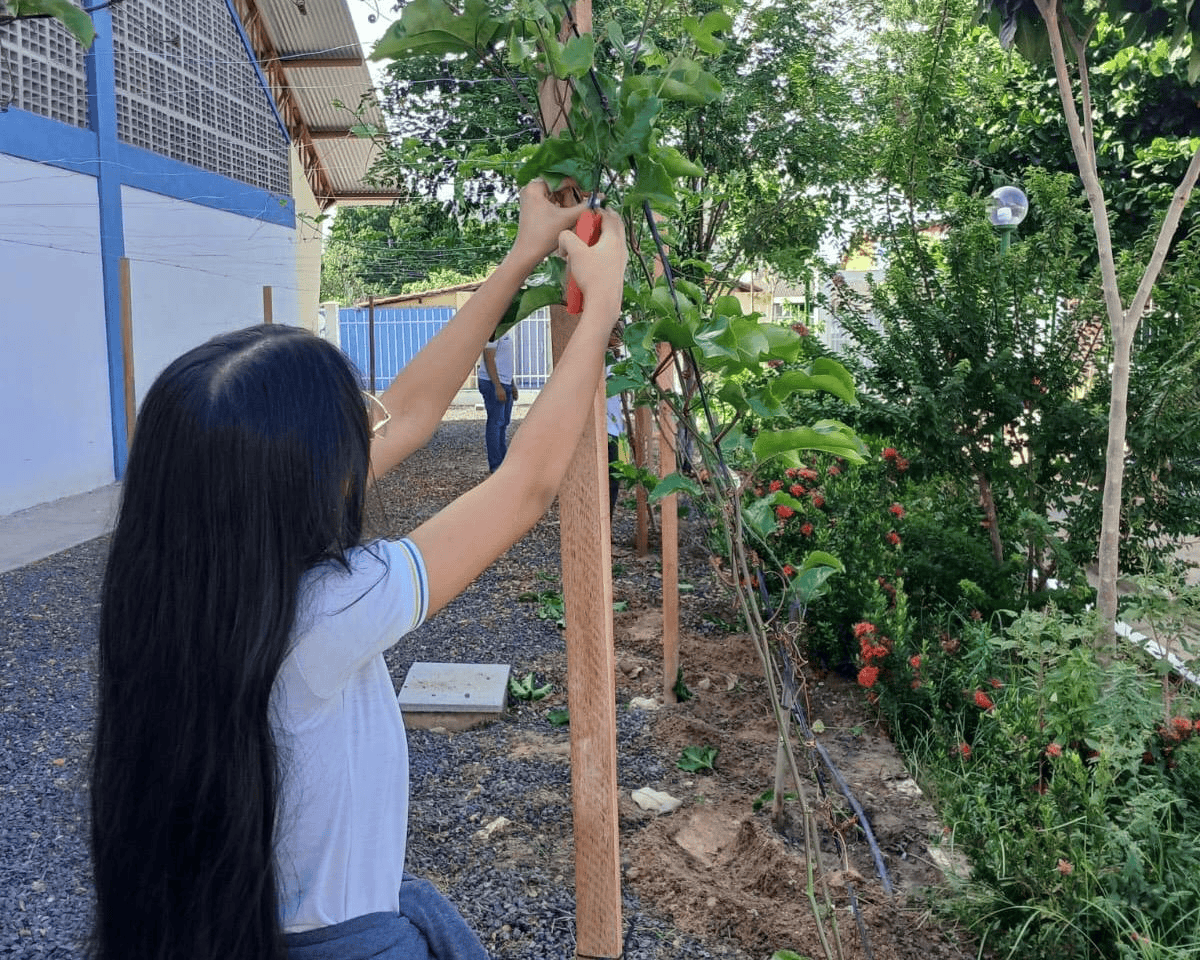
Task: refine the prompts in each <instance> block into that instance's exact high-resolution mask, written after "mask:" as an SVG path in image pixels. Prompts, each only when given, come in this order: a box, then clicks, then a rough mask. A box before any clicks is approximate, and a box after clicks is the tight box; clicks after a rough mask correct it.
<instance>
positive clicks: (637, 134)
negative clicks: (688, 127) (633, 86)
mask: <svg viewBox="0 0 1200 960" xmlns="http://www.w3.org/2000/svg"><path fill="white" fill-rule="evenodd" d="M661 109H662V101H661V100H659V99H658V97H656V96H653V95H652V94H651V93H650V91H649V90H648V89H644V90H635V91H633V92H632V93H628V95H627V96H626V98H625V100H624V101H623V102H622V104H621V113H620V116H619V117H618V118H617V121H616V123H615V124H614V125H613V128H612V132H611V134H609V135H608V136H609V137H611V145H610V146H609V147H608V148H607V149H606V150H605V151H604V161H605V164H606V165H607V166H609V167H612V168H613V169H615V170H624V169H625V168H627V167H628V166H629V160H630V158H631V157H632V158H636V159H638V160H640V159H641V158H642V157H643V156H644V155H645V154H646V153H647V151H649V150H650V137H651V132H652V124H653V122H654V118H655V117H657V116H658V113H659V111H660V110H661Z"/></svg>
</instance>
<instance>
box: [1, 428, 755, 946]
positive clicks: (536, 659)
mask: <svg viewBox="0 0 1200 960" xmlns="http://www.w3.org/2000/svg"><path fill="white" fill-rule="evenodd" d="M482 448H483V442H482V427H481V424H479V423H478V422H477V421H471V420H467V421H458V422H448V423H445V424H443V425H442V427H441V428H440V429H439V431H438V433H437V434H436V435H435V437H434V439H433V440H432V441H431V442H430V444H429V445H428V446H427V447H426V448H425V450H423V451H421V452H419V453H418V454H416V455H414V457H413V458H411V459H410V461H409V463H408V464H406V465H405V466H404V467H402V468H401V472H400V475H399V476H398V477H395V478H389V480H386V481H385V482H384V483H383V484H381V489H380V494H381V498H382V500H383V502H384V507H385V509H384V511H383V512H384V513H386V515H387V517H388V525H389V526H390V527H393V528H394V530H393V532H404V531H406V530H408V529H411V528H412V527H413V526H415V525H416V523H417V522H419V521H420V520H421V519H423V517H424V516H427V515H429V514H430V513H432V512H433V510H434V509H435V508H436V507H437V506H440V505H441V504H440V503H439V502H437V500H438V496H439V494H438V493H437V492H436V491H435V490H434V489H433V488H434V487H436V486H437V481H441V482H442V483H443V485H444V484H445V483H446V482H447V481H449V482H450V485H451V489H453V487H454V485H458V486H459V487H462V488H464V489H465V487H463V486H462V485H463V484H466V485H468V486H469V485H470V484H471V483H474V482H476V481H477V480H478V479H480V476H481V471H476V473H477V474H478V475H474V476H463V474H464V472H465V473H470V470H469V469H464V467H463V464H464V463H472V462H474V461H477V460H481V458H482ZM423 484H424V485H426V486H428V488H429V490H430V492H429V494H428V496H424V497H421V496H416V497H414V495H413V494H414V492H415V493H417V494H420V493H421V491H422V490H424V489H425V487H424V486H423ZM624 522H625V523H629V522H630V519H629V518H628V516H626V517H625V520H624ZM557 535H558V531H557V524H556V523H555V522H554V520H553V517H551V518H550V519H548V520H547V521H543V523H542V524H540V525H539V526H538V528H537V529H535V530H534V531H533V532H532V533H531V534H530V535H529V536H528V537H526V538H525V539H524V540H522V541H521V543H519V544H517V545H516V546H515V547H514V548H513V550H512V551H510V552H509V553H508V554H507V555H506V557H505V558H503V559H502V560H501V561H500V562H499V564H498V565H497V567H496V568H494V569H493V570H491V571H489V572H488V573H486V574H484V576H483V577H481V578H480V579H479V581H477V582H476V583H475V584H474V585H473V586H472V587H471V588H470V589H469V590H468V591H467V592H466V593H465V594H464V595H463V596H462V597H460V598H459V599H458V600H456V601H455V603H454V604H452V605H451V606H449V607H448V608H447V609H446V610H445V611H443V612H442V613H441V614H440V615H439V616H437V617H435V618H434V620H433V621H431V622H430V623H428V624H426V625H425V626H424V627H422V628H421V629H420V630H418V631H415V632H414V633H413V634H411V635H409V636H408V637H405V638H403V639H402V640H401V642H400V643H399V644H397V646H396V647H395V648H394V649H393V650H392V651H391V653H390V654H389V657H388V661H389V665H390V666H391V667H392V670H393V674H394V675H395V677H396V681H397V684H399V683H400V682H401V681H402V679H403V671H404V670H405V669H406V668H407V664H409V663H412V662H414V661H420V660H462V661H467V662H469V661H478V662H487V663H496V662H503V663H509V664H511V665H512V668H513V671H514V673H522V674H523V673H524V672H527V671H529V670H534V669H539V668H544V667H545V664H546V663H548V662H552V661H554V660H555V658H556V657H557V658H561V657H562V654H563V640H562V635H561V634H560V632H559V631H558V629H557V628H555V627H554V626H553V625H552V624H551V623H549V622H547V621H544V620H539V619H538V618H537V617H536V615H535V608H534V606H533V605H532V604H529V603H520V602H517V601H516V594H517V592H518V590H519V589H520V588H521V587H520V585H519V584H518V583H517V582H516V580H517V577H516V576H515V574H514V572H515V571H524V573H525V574H527V575H529V576H533V575H534V572H535V571H543V572H546V573H547V575H550V574H557V571H558V539H557ZM106 548H107V540H106V538H101V539H98V540H94V541H91V542H89V543H86V544H83V545H82V546H79V547H76V548H74V549H71V550H67V551H65V552H63V553H60V554H57V555H55V556H53V557H50V558H49V559H46V560H43V561H40V562H38V563H34V564H31V565H29V566H26V567H22V568H19V569H17V570H13V571H10V572H8V573H4V574H0V663H2V664H3V671H2V673H0V687H2V689H3V696H2V698H0V703H2V706H0V958H35V957H36V958H67V957H81V956H83V955H84V953H83V949H82V942H83V939H84V937H85V936H86V933H87V928H88V923H89V917H90V911H91V902H92V896H91V880H90V869H89V866H88V855H87V845H86V838H87V784H86V771H87V754H88V750H89V744H90V730H91V724H92V718H93V710H94V704H95V701H94V690H93V659H94V655H95V644H96V615H97V609H98V597H99V590H100V581H101V576H102V570H103V564H104V556H105V550H106ZM619 715H620V717H621V719H620V726H619V731H618V740H619V742H618V756H619V772H618V779H619V781H620V785H621V788H622V789H625V790H628V789H634V788H636V787H638V786H644V785H646V784H647V783H649V782H653V781H654V780H655V779H656V778H657V777H658V776H661V771H662V766H663V763H664V760H663V758H662V757H661V756H660V755H659V754H658V753H657V752H656V751H655V748H654V744H653V743H652V742H651V741H650V739H649V737H648V736H647V735H646V732H645V729H644V725H643V722H642V720H641V719H639V715H638V714H637V713H635V712H628V711H620V712H619ZM568 738H569V734H568V732H567V730H566V728H557V727H553V726H552V725H551V724H550V723H549V722H548V720H547V719H546V717H545V710H537V709H533V708H530V707H526V706H522V707H518V708H515V709H512V710H510V711H509V712H508V714H507V715H506V716H505V717H504V718H503V719H502V720H500V721H498V722H496V723H493V724H491V725H489V726H487V727H484V728H482V729H479V730H475V731H469V732H464V733H456V734H445V733H433V732H426V731H419V730H414V731H412V732H411V733H410V737H409V742H410V752H411V763H412V780H413V797H412V810H411V816H410V840H409V856H408V864H407V867H408V869H409V870H410V871H412V872H414V873H417V874H419V875H423V876H427V877H429V878H430V879H432V880H434V881H435V882H436V883H437V884H438V885H439V886H440V887H441V889H442V890H443V892H445V893H446V894H447V895H448V896H449V897H450V898H451V899H452V900H453V901H454V902H455V903H456V904H457V905H458V906H459V908H460V909H461V910H462V911H463V913H464V914H465V915H466V917H467V919H468V921H469V922H470V923H471V925H472V926H473V927H474V928H475V930H476V931H477V932H479V934H480V935H481V937H482V938H483V940H484V942H485V943H486V944H487V945H488V947H489V949H490V951H491V952H492V953H493V955H494V956H496V957H498V958H501V957H503V958H554V960H558V958H563V957H572V956H574V944H575V938H574V911H575V906H574V893H573V888H574V877H573V875H572V873H571V871H570V870H569V869H567V870H564V869H563V864H564V862H565V863H568V864H569V862H570V860H569V856H564V854H569V844H570V837H571V826H570V817H571V806H570V770H569V765H568V764H567V763H566V762H565V758H564V756H563V753H562V749H561V747H562V745H565V744H566V743H567V742H568ZM531 741H532V742H535V743H540V744H548V745H549V747H550V748H549V749H547V750H544V751H542V752H540V753H539V752H536V751H535V752H533V753H532V754H531V753H530V752H529V751H527V750H520V751H518V750H515V749H514V746H515V745H517V744H524V745H527V744H528V743H529V742H531ZM555 745H558V746H559V748H560V749H557V750H556V749H554V747H555ZM497 816H505V817H507V818H508V819H509V820H510V821H512V822H513V825H514V826H513V827H512V828H511V830H510V831H509V832H508V833H506V834H505V835H504V836H503V838H502V842H501V843H499V844H485V843H481V842H480V841H479V840H477V839H475V838H474V834H475V833H476V832H477V831H478V830H479V829H480V828H481V827H482V826H483V825H485V824H487V823H489V822H490V821H492V820H493V819H494V818H495V817H497ZM624 920H625V926H626V929H627V931H628V935H627V938H626V946H627V950H626V954H625V956H626V957H627V958H628V960H659V958H664V960H665V958H695V960H701V958H710V957H712V958H734V957H741V956H743V955H742V954H739V953H737V952H734V951H731V950H729V949H725V948H722V947H718V946H715V945H709V946H706V945H703V944H699V943H697V942H695V941H694V940H691V939H690V938H688V937H685V936H683V935H682V934H680V933H679V932H678V931H677V930H674V929H673V928H672V927H671V926H670V924H669V923H667V922H665V921H663V920H660V919H657V918H655V917H654V916H653V915H652V914H651V912H649V911H648V910H647V909H645V908H644V907H643V905H642V904H640V903H638V902H637V900H636V899H634V898H632V897H631V896H629V895H628V894H627V895H626V899H625V904H624Z"/></svg>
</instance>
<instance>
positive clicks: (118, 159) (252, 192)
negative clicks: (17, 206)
mask: <svg viewBox="0 0 1200 960" xmlns="http://www.w3.org/2000/svg"><path fill="white" fill-rule="evenodd" d="M113 122H114V124H115V122H116V121H115V114H114V120H113ZM114 129H115V128H114ZM114 143H115V144H116V151H115V153H113V154H111V156H110V157H109V158H106V160H105V162H106V163H107V164H108V167H109V169H108V170H106V171H105V175H106V176H108V175H110V174H111V176H112V179H114V180H116V181H119V182H122V183H127V184H129V185H130V186H131V187H137V188H138V189H140V190H148V191H150V192H151V193H158V194H161V195H162V196H164V197H172V198H173V199H176V200H187V201H188V202H190V203H195V204H199V205H201V206H205V207H210V208H212V209H214V210H222V211H224V212H226V213H234V214H237V215H238V216H242V217H252V218H253V219H255V220H265V221H267V222H268V223H274V224H277V225H278V226H281V227H294V226H295V225H296V204H295V201H293V200H292V199H291V198H290V197H283V196H280V195H279V194H276V193H271V192H270V191H269V190H262V189H260V188H258V187H252V186H250V185H249V184H248V183H242V182H241V181H239V180H231V179H230V178H229V177H224V176H221V174H219V173H210V172H209V171H207V170H201V169H200V168H198V167H193V166H192V165H191V164H188V163H182V162H181V161H179V160H172V159H171V158H170V157H163V156H160V155H159V154H157V153H152V152H151V151H149V150H143V149H142V148H141V147H134V146H130V145H129V144H127V143H120V142H119V141H114ZM0 144H2V145H3V151H4V153H6V154H8V155H9V156H13V157H20V158H21V159H22V160H32V161H33V162H35V163H44V164H47V165H48V166H52V167H60V168H62V169H64V170H71V171H73V172H75V173H85V174H87V175H88V176H92V177H95V176H98V175H99V173H100V153H99V147H98V146H97V142H96V134H95V133H94V132H93V131H92V130H83V129H80V128H79V127H73V126H71V125H70V124H66V123H62V122H61V121H59V120H51V119H49V118H48V117H41V116H38V115H37V114H36V113H29V112H28V111H25V110H18V109H17V108H16V107H10V108H9V109H8V110H7V111H4V112H0Z"/></svg>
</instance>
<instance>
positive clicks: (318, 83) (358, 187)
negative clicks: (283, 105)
mask: <svg viewBox="0 0 1200 960" xmlns="http://www.w3.org/2000/svg"><path fill="white" fill-rule="evenodd" d="M237 6H238V8H239V11H240V12H241V14H242V17H243V23H244V25H245V26H246V32H247V36H248V37H249V38H250V41H251V43H253V44H254V45H255V52H256V53H257V54H258V57H259V60H260V61H262V63H263V66H264V69H265V70H266V72H267V77H268V80H269V82H270V83H271V84H272V86H274V87H278V88H283V89H277V90H276V91H275V92H276V98H277V100H279V99H287V100H289V101H290V103H291V104H292V105H293V106H294V110H285V111H283V115H284V117H285V121H286V122H288V125H289V127H290V128H292V129H291V130H290V132H291V133H292V136H293V139H295V140H296V141H297V143H298V144H299V145H300V147H301V153H302V156H305V157H306V162H305V170H306V173H307V174H308V177H309V181H310V183H311V184H312V186H313V192H314V193H315V194H316V195H317V199H318V201H320V202H321V203H322V205H325V204H326V203H329V202H335V201H341V202H354V201H356V200H357V201H369V200H372V199H376V200H382V199H387V198H390V197H394V196H396V195H397V194H396V191H395V190H393V189H390V188H380V187H372V186H369V185H368V184H367V183H366V182H365V179H364V178H365V176H366V173H367V171H368V170H369V169H370V166H371V163H372V161H373V160H374V159H375V156H376V155H377V153H378V150H379V147H378V146H377V145H376V144H375V143H374V142H373V141H372V140H370V139H363V138H358V137H355V136H354V135H353V134H351V133H350V130H351V128H352V127H354V126H356V125H357V124H362V123H367V124H371V125H372V126H374V127H376V128H378V129H383V126H384V122H383V114H382V112H381V111H380V109H379V100H378V97H377V95H376V91H375V87H374V84H373V82H372V80H371V74H370V72H369V71H368V70H367V65H366V60H365V58H364V57H365V53H364V50H363V45H362V43H361V41H360V40H359V37H358V32H357V31H356V29H355V26H354V20H353V18H352V17H351V16H350V9H349V7H348V5H347V0H237ZM339 135H340V136H339Z"/></svg>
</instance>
